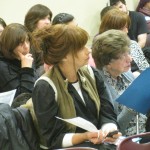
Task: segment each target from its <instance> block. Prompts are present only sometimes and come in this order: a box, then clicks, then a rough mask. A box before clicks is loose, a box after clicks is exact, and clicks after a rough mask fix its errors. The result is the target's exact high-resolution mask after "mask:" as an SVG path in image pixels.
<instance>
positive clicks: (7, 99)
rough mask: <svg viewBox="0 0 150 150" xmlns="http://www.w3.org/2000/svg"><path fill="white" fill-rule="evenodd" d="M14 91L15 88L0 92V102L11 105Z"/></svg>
mask: <svg viewBox="0 0 150 150" xmlns="http://www.w3.org/2000/svg"><path fill="white" fill-rule="evenodd" d="M15 93H16V89H15V90H11V91H8V92H3V93H0V103H5V104H9V105H10V106H11V105H12V102H13V99H14V96H15Z"/></svg>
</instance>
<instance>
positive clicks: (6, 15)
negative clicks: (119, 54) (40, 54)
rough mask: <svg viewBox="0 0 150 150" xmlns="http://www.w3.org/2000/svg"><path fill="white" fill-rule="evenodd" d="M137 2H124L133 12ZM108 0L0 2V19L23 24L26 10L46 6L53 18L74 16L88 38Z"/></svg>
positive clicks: (93, 30) (95, 31) (17, 0)
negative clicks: (68, 14)
mask: <svg viewBox="0 0 150 150" xmlns="http://www.w3.org/2000/svg"><path fill="white" fill-rule="evenodd" d="M137 1H139V0H126V2H127V6H128V8H129V9H130V10H134V8H135V7H136V4H137ZM108 2H109V0H0V17H2V18H3V19H4V20H5V21H6V23H7V24H9V23H13V22H18V23H22V24H23V22H24V17H25V14H26V12H27V11H28V9H29V8H30V7H31V6H33V5H35V4H38V3H40V4H43V5H46V6H48V7H49V8H50V9H51V10H52V12H53V16H55V15H56V14H57V13H59V12H67V13H71V14H72V15H74V16H75V18H76V19H77V21H78V24H79V26H81V27H83V28H84V29H85V30H87V31H88V33H89V34H90V36H94V35H95V34H96V33H97V32H98V27H99V23H100V11H101V9H102V8H103V7H105V6H106V3H108Z"/></svg>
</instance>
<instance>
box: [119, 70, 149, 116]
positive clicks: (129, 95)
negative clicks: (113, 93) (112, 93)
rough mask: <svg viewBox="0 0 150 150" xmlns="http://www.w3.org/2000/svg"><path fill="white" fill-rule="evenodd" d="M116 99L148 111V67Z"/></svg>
mask: <svg viewBox="0 0 150 150" xmlns="http://www.w3.org/2000/svg"><path fill="white" fill-rule="evenodd" d="M116 101H118V102H119V103H120V104H123V105H125V106H127V107H129V108H132V109H134V110H135V111H137V112H140V113H142V114H147V113H148V112H149V111H150V68H147V69H146V70H145V71H143V72H142V73H141V74H140V76H138V77H137V78H136V79H135V80H134V81H133V82H132V83H131V85H130V86H129V87H128V88H127V89H126V90H125V91H124V92H123V94H122V95H121V96H120V97H118V99H116Z"/></svg>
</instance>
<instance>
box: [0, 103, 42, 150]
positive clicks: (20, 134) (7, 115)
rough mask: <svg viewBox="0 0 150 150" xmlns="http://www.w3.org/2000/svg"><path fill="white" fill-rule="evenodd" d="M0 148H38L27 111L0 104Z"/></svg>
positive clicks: (21, 149)
mask: <svg viewBox="0 0 150 150" xmlns="http://www.w3.org/2000/svg"><path fill="white" fill-rule="evenodd" d="M0 149H1V150H39V145H38V140H37V136H36V132H35V130H34V126H33V122H32V119H31V116H30V114H29V111H28V110H27V109H24V108H17V109H14V110H12V108H11V107H10V106H9V105H7V104H0Z"/></svg>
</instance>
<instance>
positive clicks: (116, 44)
mask: <svg viewBox="0 0 150 150" xmlns="http://www.w3.org/2000/svg"><path fill="white" fill-rule="evenodd" d="M129 45H130V39H129V38H128V37H127V34H126V33H124V32H123V31H120V30H114V29H112V30H108V31H105V32H104V33H102V34H100V35H98V36H97V37H96V38H95V40H94V42H93V45H92V56H93V58H94V60H95V64H96V67H97V68H98V69H99V71H100V74H101V76H102V78H103V80H104V82H105V85H106V87H107V89H108V91H109V94H110V99H111V103H112V104H113V106H114V109H115V111H116V113H117V120H118V123H119V125H120V129H121V130H120V131H121V132H122V133H123V135H127V136H129V135H133V134H136V112H135V111H133V110H131V109H129V108H127V107H125V106H122V105H120V104H118V103H117V102H116V101H115V100H116V98H118V97H119V96H120V95H121V94H122V93H123V92H124V91H125V90H126V88H127V87H128V86H129V85H130V84H131V83H132V81H133V80H134V76H133V74H132V72H130V69H131V61H132V57H131V55H130V48H129ZM145 121H146V116H144V115H140V116H139V122H140V123H139V132H140V133H141V132H144V131H145V127H144V126H145Z"/></svg>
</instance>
